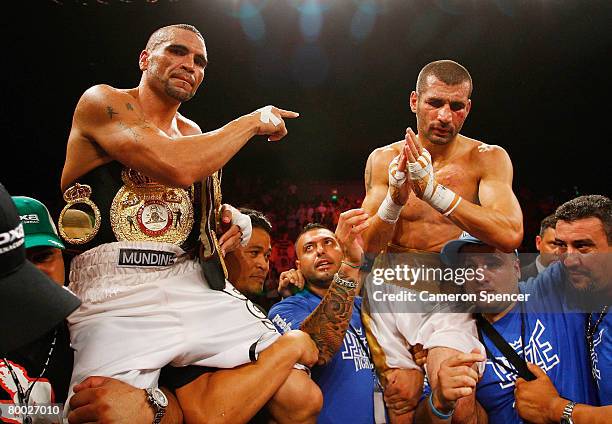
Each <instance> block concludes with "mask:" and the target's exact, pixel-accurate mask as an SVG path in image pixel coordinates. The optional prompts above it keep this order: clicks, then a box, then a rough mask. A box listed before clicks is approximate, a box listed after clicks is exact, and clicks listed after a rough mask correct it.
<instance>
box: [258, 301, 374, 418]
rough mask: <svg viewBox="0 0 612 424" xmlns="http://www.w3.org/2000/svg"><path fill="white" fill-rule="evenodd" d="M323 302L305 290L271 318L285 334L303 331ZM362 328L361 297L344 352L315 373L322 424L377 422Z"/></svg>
mask: <svg viewBox="0 0 612 424" xmlns="http://www.w3.org/2000/svg"><path fill="white" fill-rule="evenodd" d="M320 302H321V298H320V297H319V296H317V295H315V294H313V293H312V292H310V291H309V290H304V291H302V292H300V293H298V294H296V295H294V296H291V297H288V298H286V299H284V300H283V301H281V302H279V303H277V304H275V305H274V306H272V309H270V312H269V313H268V317H269V318H270V320H271V321H272V322H273V323H274V325H275V326H276V328H278V330H279V331H280V332H281V333H286V332H287V331H289V330H299V328H300V325H301V324H302V321H304V320H305V319H306V318H307V317H308V316H309V315H310V314H311V313H312V312H313V311H314V310H315V309H316V307H317V306H319V303H320ZM366 349H368V345H367V341H366V335H365V330H364V328H363V326H362V324H361V297H355V302H354V306H353V314H352V316H351V322H350V325H349V327H348V330H347V332H346V334H345V336H344V341H343V344H342V345H341V346H340V350H339V351H338V352H336V354H335V355H334V357H333V358H332V360H331V361H330V362H329V363H328V364H327V365H324V366H315V367H314V368H313V369H312V379H313V380H314V381H315V382H316V383H317V384H318V385H319V387H320V388H321V391H322V392H323V409H322V410H321V413H320V414H319V418H318V421H317V422H318V423H334V424H337V423H351V424H360V423H363V424H366V423H368V424H370V423H373V422H374V400H373V395H374V388H375V384H376V380H375V374H374V366H373V365H372V363H371V361H370V359H369V352H368V351H366Z"/></svg>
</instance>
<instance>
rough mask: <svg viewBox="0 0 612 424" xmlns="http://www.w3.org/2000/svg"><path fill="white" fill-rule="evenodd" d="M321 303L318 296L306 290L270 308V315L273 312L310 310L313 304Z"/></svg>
mask: <svg viewBox="0 0 612 424" xmlns="http://www.w3.org/2000/svg"><path fill="white" fill-rule="evenodd" d="M319 301H320V300H319V299H318V298H317V297H316V296H313V295H312V294H311V293H310V292H308V291H306V290H304V291H301V292H299V293H296V294H294V295H293V296H289V297H286V298H284V299H283V300H281V301H280V302H278V303H275V304H274V305H272V307H271V308H270V313H269V314H268V315H271V314H272V313H273V312H276V311H279V310H288V309H294V308H309V307H311V306H312V304H314V303H318V302H319ZM315 307H316V306H315Z"/></svg>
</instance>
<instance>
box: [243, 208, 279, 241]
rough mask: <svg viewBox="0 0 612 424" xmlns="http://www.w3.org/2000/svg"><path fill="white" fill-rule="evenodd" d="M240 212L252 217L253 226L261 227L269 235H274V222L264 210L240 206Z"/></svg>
mask: <svg viewBox="0 0 612 424" xmlns="http://www.w3.org/2000/svg"><path fill="white" fill-rule="evenodd" d="M238 210H239V211H240V212H242V213H243V214H245V215H248V216H249V218H251V225H252V226H253V228H261V229H262V230H264V231H265V232H266V233H268V235H269V236H272V223H271V222H270V220H269V219H268V218H267V217H266V216H265V215H264V214H263V212H259V211H256V210H255V209H249V208H239V209H238Z"/></svg>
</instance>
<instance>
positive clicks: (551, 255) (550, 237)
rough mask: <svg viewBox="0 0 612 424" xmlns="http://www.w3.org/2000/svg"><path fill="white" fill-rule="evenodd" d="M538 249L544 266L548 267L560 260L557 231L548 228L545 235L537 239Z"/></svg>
mask: <svg viewBox="0 0 612 424" xmlns="http://www.w3.org/2000/svg"><path fill="white" fill-rule="evenodd" d="M536 248H537V249H538V251H539V252H540V261H541V262H542V265H544V266H548V265H550V263H551V262H553V261H555V260H557V259H558V256H557V253H558V249H559V245H558V244H557V240H556V239H555V229H554V228H550V227H549V228H547V229H545V230H544V234H543V235H541V236H537V237H536Z"/></svg>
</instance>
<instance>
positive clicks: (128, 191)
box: [110, 168, 194, 246]
mask: <svg viewBox="0 0 612 424" xmlns="http://www.w3.org/2000/svg"><path fill="white" fill-rule="evenodd" d="M121 179H122V180H123V183H124V186H122V187H121V188H120V189H119V191H118V192H117V194H116V195H115V198H114V199H113V202H112V204H111V208H110V222H111V227H112V229H113V232H114V233H115V237H116V238H117V240H118V241H157V242H165V243H172V244H175V245H178V246H180V245H181V244H183V243H184V242H185V240H187V237H188V236H189V233H190V232H191V229H192V227H193V221H194V219H193V186H191V187H190V188H189V191H187V190H185V189H181V188H171V187H166V186H165V185H163V184H160V183H158V182H156V181H153V180H152V179H151V178H149V177H147V176H145V175H143V174H141V173H140V172H138V171H136V170H134V169H129V168H125V169H123V171H121Z"/></svg>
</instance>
